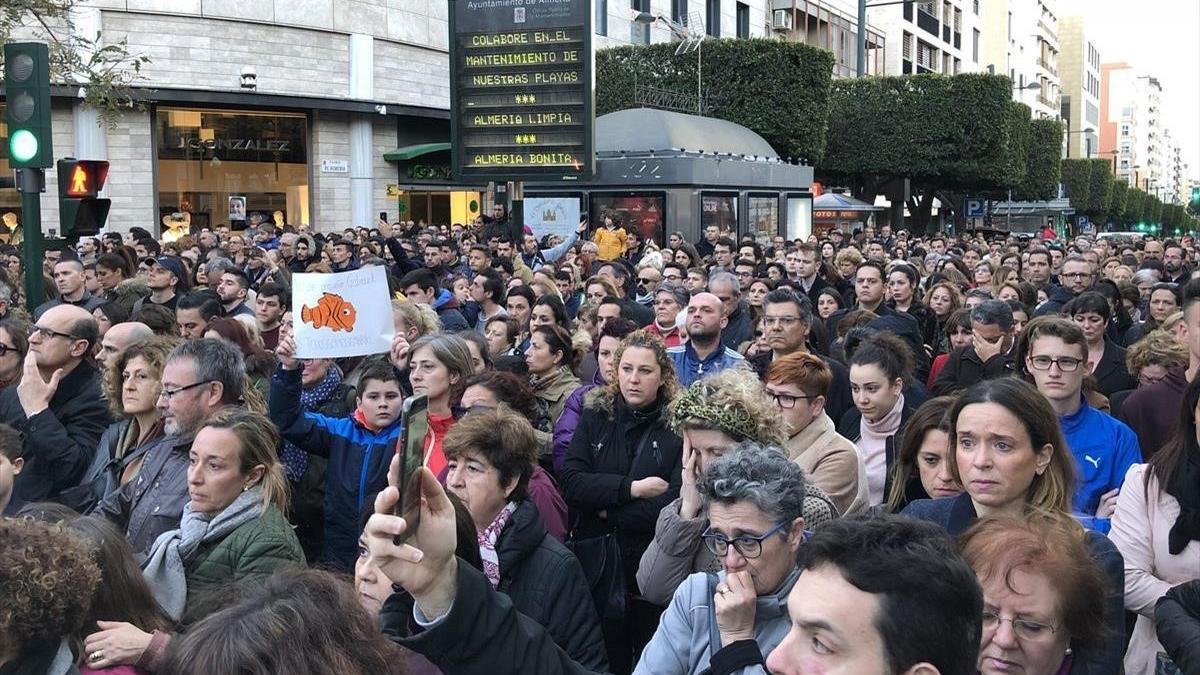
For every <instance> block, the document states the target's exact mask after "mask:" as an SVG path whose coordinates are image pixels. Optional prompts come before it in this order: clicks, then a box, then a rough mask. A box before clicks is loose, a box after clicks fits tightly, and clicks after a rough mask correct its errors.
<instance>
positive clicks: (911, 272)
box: [888, 263, 921, 301]
mask: <svg viewBox="0 0 1200 675" xmlns="http://www.w3.org/2000/svg"><path fill="white" fill-rule="evenodd" d="M892 272H900V273H901V274H903V275H904V276H906V277H908V285H909V286H912V288H913V300H914V301H915V300H917V290H918V289H917V284H919V283H920V282H921V275H919V274H917V269H916V268H915V267H913V266H912V265H907V264H904V263H900V264H897V265H893V266H892V271H891V272H889V273H888V275H889V276H890V275H891V274H892Z"/></svg>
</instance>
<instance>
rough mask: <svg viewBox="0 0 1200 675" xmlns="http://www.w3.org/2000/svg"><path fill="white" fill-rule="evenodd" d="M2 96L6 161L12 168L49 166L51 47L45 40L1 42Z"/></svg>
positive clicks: (52, 152) (41, 167) (50, 154)
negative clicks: (5, 127) (2, 62)
mask: <svg viewBox="0 0 1200 675" xmlns="http://www.w3.org/2000/svg"><path fill="white" fill-rule="evenodd" d="M4 97H5V100H6V102H7V104H8V105H7V106H6V108H5V115H4V120H5V122H6V123H7V124H8V163H9V165H10V166H11V167H12V168H14V169H45V168H48V167H50V166H52V165H53V164H54V149H53V148H52V147H51V142H50V51H49V49H47V47H46V45H45V44H44V43H41V42H11V43H8V44H6V45H4Z"/></svg>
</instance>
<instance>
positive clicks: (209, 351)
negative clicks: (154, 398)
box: [167, 338, 246, 405]
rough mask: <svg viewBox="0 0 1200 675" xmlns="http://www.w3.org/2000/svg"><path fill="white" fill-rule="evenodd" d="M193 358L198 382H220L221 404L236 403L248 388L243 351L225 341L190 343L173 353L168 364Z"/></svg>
mask: <svg viewBox="0 0 1200 675" xmlns="http://www.w3.org/2000/svg"><path fill="white" fill-rule="evenodd" d="M177 359H191V360H192V365H193V368H194V369H195V371H196V377H197V380H196V381H197V382H219V383H220V384H221V402H222V403H224V404H226V405H232V404H235V403H237V402H238V401H239V400H240V399H241V398H242V392H243V389H244V388H245V386H246V366H245V363H244V362H243V359H242V353H241V351H240V350H239V349H238V348H237V347H235V346H233V345H231V344H229V343H228V342H225V341H223V340H216V339H213V338H200V339H199V340H188V341H187V342H184V343H182V344H180V345H179V346H178V347H176V348H175V349H172V350H171V355H170V356H168V357H167V363H170V362H171V361H175V360H177Z"/></svg>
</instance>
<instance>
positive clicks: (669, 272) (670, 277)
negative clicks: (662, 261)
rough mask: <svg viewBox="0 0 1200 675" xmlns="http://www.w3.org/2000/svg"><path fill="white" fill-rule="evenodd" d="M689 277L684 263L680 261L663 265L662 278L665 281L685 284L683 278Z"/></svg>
mask: <svg viewBox="0 0 1200 675" xmlns="http://www.w3.org/2000/svg"><path fill="white" fill-rule="evenodd" d="M686 278H687V270H686V269H684V267H683V265H680V264H678V263H667V264H666V265H663V270H662V280H663V282H664V283H672V284H679V285H681V286H682V285H683V280H684V279H686Z"/></svg>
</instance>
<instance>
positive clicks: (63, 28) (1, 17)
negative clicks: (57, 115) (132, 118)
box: [0, 0, 150, 127]
mask: <svg viewBox="0 0 1200 675" xmlns="http://www.w3.org/2000/svg"><path fill="white" fill-rule="evenodd" d="M82 4H83V3H82V2H80V0H4V5H3V6H0V43H4V42H11V41H16V40H20V41H33V42H46V43H48V44H49V46H50V81H51V82H54V83H60V84H67V85H73V86H78V87H80V89H81V92H82V94H83V100H84V103H85V104H86V105H88V106H90V107H92V108H94V109H95V110H96V111H97V112H98V113H99V115H100V119H101V120H102V121H103V122H104V123H105V124H107V125H108V126H109V127H112V126H114V125H115V124H116V122H117V118H118V117H119V115H120V113H121V110H122V109H123V108H129V107H131V106H135V105H138V104H137V103H136V102H135V100H134V97H133V91H132V89H131V86H132V85H133V83H134V82H136V81H137V80H138V79H139V78H140V77H141V71H142V66H144V65H145V64H147V63H149V62H150V59H149V57H147V56H145V55H142V54H132V53H130V51H129V43H128V41H126V40H125V39H122V40H121V41H119V42H114V43H110V44H105V43H104V42H103V40H102V39H101V34H100V33H96V34H95V35H91V36H89V35H84V34H82V33H81V32H80V29H79V27H78V26H77V25H76V23H75V19H74V16H75V11H76V9H77V8H78V7H80V6H81V5H82ZM0 61H3V58H2V57H0Z"/></svg>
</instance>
